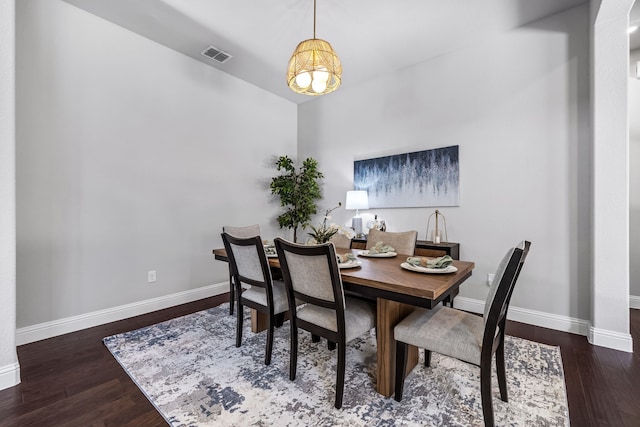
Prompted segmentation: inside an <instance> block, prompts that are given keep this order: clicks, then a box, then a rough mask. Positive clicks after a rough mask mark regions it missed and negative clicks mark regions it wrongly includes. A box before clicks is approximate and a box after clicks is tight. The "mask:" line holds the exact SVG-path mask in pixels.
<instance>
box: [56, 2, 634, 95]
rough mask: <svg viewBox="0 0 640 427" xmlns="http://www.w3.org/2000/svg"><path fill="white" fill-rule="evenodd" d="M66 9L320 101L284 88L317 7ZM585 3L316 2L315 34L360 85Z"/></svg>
mask: <svg viewBox="0 0 640 427" xmlns="http://www.w3.org/2000/svg"><path fill="white" fill-rule="evenodd" d="M65 1H66V2H67V3H70V4H73V5H75V6H77V7H80V8H82V9H84V10H86V11H88V12H90V13H93V14H95V15H97V16H100V17H102V18H104V19H106V20H108V21H111V22H113V23H115V24H117V25H120V26H122V27H124V28H127V29H129V30H131V31H134V32H136V33H138V34H140V35H142V36H144V37H147V38H149V39H151V40H154V41H156V42H158V43H160V44H162V45H164V46H167V47H169V48H171V49H174V50H176V51H178V52H182V53H183V54H185V55H188V56H190V57H192V58H194V59H196V60H198V61H201V62H203V63H206V64H208V65H210V66H212V67H215V68H218V69H220V70H222V71H224V72H227V73H229V74H232V75H234V76H236V77H238V78H240V79H242V80H245V81H247V82H249V83H252V84H254V85H256V86H258V87H261V88H263V89H265V90H267V91H270V92H272V93H275V94H276V95H279V96H281V97H283V98H286V99H289V100H291V101H293V102H296V103H302V102H305V101H308V100H310V99H313V98H314V97H310V96H305V95H299V94H296V93H293V92H292V91H291V90H290V89H289V88H288V87H287V85H286V81H285V72H286V66H287V63H288V61H289V58H290V56H291V54H292V53H293V50H294V49H295V47H296V45H297V44H298V43H299V42H300V41H302V40H304V39H308V38H312V37H313V1H312V0H108V1H107V0H65ZM586 1H588V0H535V1H533V0H482V1H478V0H448V1H442V0H395V1H392V0H386V1H382V0H318V2H317V28H316V35H317V37H318V38H322V39H325V40H327V41H328V42H330V43H331V44H332V46H333V48H334V49H335V50H336V52H337V53H338V56H339V57H340V59H341V61H342V65H343V69H344V71H343V75H342V78H343V85H344V86H346V85H354V84H357V83H358V82H362V81H366V80H369V79H372V78H375V77H376V76H378V75H381V74H386V73H389V72H392V71H395V70H399V69H402V68H406V67H409V66H412V65H414V64H417V63H419V62H423V61H425V60H428V59H430V58H433V57H436V56H438V55H443V54H446V53H448V52H451V51H453V50H456V49H460V48H463V47H465V46H468V45H470V44H474V43H477V42H478V40H481V39H483V38H487V37H491V36H492V35H493V34H496V33H499V32H502V31H505V30H508V29H511V28H515V27H519V26H522V25H525V24H527V23H531V22H533V21H536V20H538V19H541V18H544V17H546V16H549V15H552V14H555V13H558V12H561V11H564V10H567V9H569V8H572V7H574V6H577V5H579V4H582V3H585V2H586ZM635 12H638V19H640V0H639V1H636V5H635V7H634V12H633V13H635ZM637 36H638V39H639V40H638V43H640V31H638V32H637ZM634 37H635V35H634ZM209 45H213V46H215V47H217V48H219V49H222V50H224V51H226V52H228V53H230V54H231V55H232V56H233V58H231V59H230V60H229V61H226V62H225V63H223V64H219V63H217V62H214V61H212V60H211V59H209V58H207V57H205V56H203V55H202V54H201V52H202V51H203V50H205V49H206V48H207V47H208V46H209ZM638 47H640V44H639V45H638ZM327 96H331V95H327Z"/></svg>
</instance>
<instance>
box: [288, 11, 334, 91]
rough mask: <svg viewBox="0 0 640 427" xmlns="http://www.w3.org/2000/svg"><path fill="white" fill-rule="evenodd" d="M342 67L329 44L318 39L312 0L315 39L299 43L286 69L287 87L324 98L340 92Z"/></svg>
mask: <svg viewBox="0 0 640 427" xmlns="http://www.w3.org/2000/svg"><path fill="white" fill-rule="evenodd" d="M341 82H342V64H340V58H338V55H336V53H335V51H334V50H333V48H332V47H331V45H330V44H329V42H327V41H325V40H322V39H317V38H316V0H313V38H312V39H309V40H305V41H302V42H300V44H298V47H296V50H295V51H294V52H293V55H291V59H290V60H289V67H288V69H287V84H288V85H289V87H290V88H291V90H292V91H294V92H297V93H301V94H304V95H312V96H315V95H324V94H325V93H329V92H333V91H334V90H336V89H338V87H339V86H340V83H341Z"/></svg>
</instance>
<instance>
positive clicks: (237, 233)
mask: <svg viewBox="0 0 640 427" xmlns="http://www.w3.org/2000/svg"><path fill="white" fill-rule="evenodd" d="M222 231H223V232H224V233H227V234H229V235H231V236H233V237H254V236H259V235H260V225H259V224H253V225H248V226H246V227H233V226H230V225H225V226H223V227H222Z"/></svg>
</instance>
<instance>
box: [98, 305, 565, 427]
mask: <svg viewBox="0 0 640 427" xmlns="http://www.w3.org/2000/svg"><path fill="white" fill-rule="evenodd" d="M246 311H247V321H245V323H244V324H245V325H246V327H245V331H244V338H243V342H242V346H241V347H240V348H236V347H235V325H236V321H235V316H230V315H229V314H228V313H229V305H228V304H222V305H220V306H218V307H215V308H212V309H209V310H204V311H201V312H198V313H194V314H191V315H188V316H184V317H180V318H176V319H173V320H169V321H167V322H163V323H159V324H156V325H152V326H149V327H146V328H142V329H138V330H135V331H132V332H126V333H123V334H119V335H114V336H110V337H107V338H105V339H104V343H105V345H106V346H107V348H108V349H109V350H110V351H111V353H112V354H113V355H114V357H115V358H116V359H117V360H118V362H119V363H120V364H121V365H122V367H123V368H124V369H125V370H126V372H127V373H128V374H129V376H130V377H131V378H132V379H133V381H134V382H135V383H136V384H137V385H138V387H140V389H141V390H142V391H143V392H144V393H145V395H146V396H147V397H148V398H149V400H150V401H151V403H153V405H154V406H155V407H156V408H157V409H158V411H159V412H160V413H161V414H162V416H163V417H164V418H165V419H166V420H167V422H168V423H169V424H170V425H172V426H251V425H256V426H271V425H273V426H414V425H421V426H481V425H483V422H482V408H481V404H480V369H479V368H477V367H474V366H472V365H469V364H466V363H463V362H460V361H458V360H455V359H452V358H449V357H444V356H441V355H439V354H436V353H433V355H432V361H431V367H430V368H426V367H424V365H423V361H422V360H421V361H420V364H419V365H418V366H416V367H415V368H414V370H413V372H412V373H411V374H409V376H408V377H407V380H406V382H405V389H404V396H403V400H402V402H396V401H395V400H394V399H393V398H385V397H383V396H381V395H380V394H378V393H376V391H375V382H376V378H375V375H376V374H375V366H376V341H375V331H371V332H370V333H368V334H366V335H364V336H362V337H360V338H358V339H356V340H354V341H352V342H351V343H350V344H349V345H348V347H347V353H346V354H347V363H346V365H347V368H346V369H347V371H346V376H345V390H344V403H343V406H342V409H335V408H334V406H333V404H334V399H335V381H336V374H335V369H336V351H335V350H334V351H330V350H328V349H327V344H326V341H324V340H322V341H321V342H320V343H313V342H311V337H310V335H309V334H308V333H305V332H303V331H301V333H300V341H299V356H298V373H297V378H296V380H295V381H289V323H288V322H286V323H285V324H284V326H283V327H281V328H277V329H276V334H275V339H274V348H273V357H272V361H271V365H269V366H265V365H264V348H265V340H266V334H265V333H259V334H253V333H251V332H250V330H249V325H250V323H251V322H250V321H249V318H248V310H246ZM505 347H506V349H505V351H506V361H507V381H508V384H507V386H508V391H509V402H508V403H505V402H502V401H501V400H500V397H499V391H498V386H497V380H496V377H495V372H494V377H493V383H494V391H493V402H494V411H495V419H496V425H503V426H507V425H508V426H536V427H538V426H567V425H569V418H568V409H567V397H566V389H565V382H564V373H563V370H562V360H561V356H560V349H559V348H558V347H551V346H547V345H543V344H539V343H535V342H531V341H527V340H523V339H519V338H515V337H507V340H506V344H505ZM420 353H422V352H420ZM421 357H422V354H421ZM494 365H495V364H494ZM494 369H495V367H494Z"/></svg>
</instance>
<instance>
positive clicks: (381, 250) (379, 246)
mask: <svg viewBox="0 0 640 427" xmlns="http://www.w3.org/2000/svg"><path fill="white" fill-rule="evenodd" d="M387 252H395V249H393V248H392V247H391V246H389V245H385V244H384V243H382V242H378V243H376V244H375V245H374V246H373V247H372V248H371V249H369V254H385V253H387Z"/></svg>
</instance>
